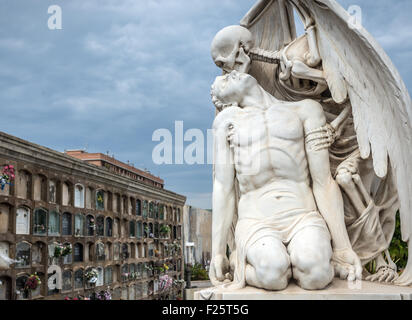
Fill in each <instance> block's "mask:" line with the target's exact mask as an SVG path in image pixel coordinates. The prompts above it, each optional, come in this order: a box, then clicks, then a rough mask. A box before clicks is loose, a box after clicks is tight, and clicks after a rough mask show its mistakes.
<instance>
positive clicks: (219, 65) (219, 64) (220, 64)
mask: <svg viewBox="0 0 412 320" xmlns="http://www.w3.org/2000/svg"><path fill="white" fill-rule="evenodd" d="M215 63H216V65H217V66H218V67H219V68H223V62H222V61H215Z"/></svg>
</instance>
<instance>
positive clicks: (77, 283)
mask: <svg viewBox="0 0 412 320" xmlns="http://www.w3.org/2000/svg"><path fill="white" fill-rule="evenodd" d="M83 286H84V284H83V269H79V270H77V271H76V272H75V273H74V288H75V289H82V288H83Z"/></svg>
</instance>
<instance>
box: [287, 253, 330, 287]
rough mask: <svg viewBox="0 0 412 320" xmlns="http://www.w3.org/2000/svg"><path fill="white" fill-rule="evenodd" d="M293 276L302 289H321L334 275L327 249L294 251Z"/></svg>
mask: <svg viewBox="0 0 412 320" xmlns="http://www.w3.org/2000/svg"><path fill="white" fill-rule="evenodd" d="M292 264H293V276H294V278H295V279H296V280H297V281H298V283H299V285H300V286H301V287H302V288H303V289H307V290H317V289H323V288H325V287H326V286H327V285H328V284H330V283H331V282H332V280H333V277H334V271H333V266H332V264H331V253H329V251H328V250H320V251H315V250H302V251H300V252H296V253H294V257H293V260H292Z"/></svg>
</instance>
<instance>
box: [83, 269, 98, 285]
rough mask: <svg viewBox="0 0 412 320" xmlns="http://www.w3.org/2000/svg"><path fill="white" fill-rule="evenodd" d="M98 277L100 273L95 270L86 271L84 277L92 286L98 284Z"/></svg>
mask: <svg viewBox="0 0 412 320" xmlns="http://www.w3.org/2000/svg"><path fill="white" fill-rule="evenodd" d="M98 276H99V273H98V272H97V270H96V269H94V268H92V269H90V270H88V271H86V273H85V274H84V277H85V278H86V280H87V281H88V282H89V283H91V284H94V283H96V282H97V277H98Z"/></svg>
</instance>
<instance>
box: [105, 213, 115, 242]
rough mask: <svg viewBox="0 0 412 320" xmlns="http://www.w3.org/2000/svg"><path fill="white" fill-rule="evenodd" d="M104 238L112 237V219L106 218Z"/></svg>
mask: <svg viewBox="0 0 412 320" xmlns="http://www.w3.org/2000/svg"><path fill="white" fill-rule="evenodd" d="M105 234H106V237H111V236H113V219H112V218H110V217H107V218H106V232H105Z"/></svg>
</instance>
